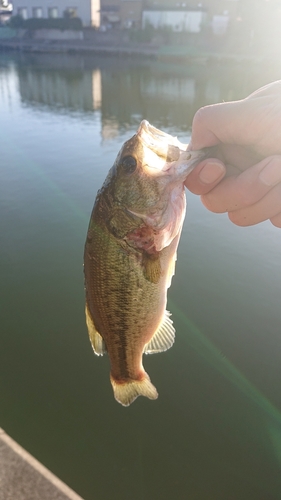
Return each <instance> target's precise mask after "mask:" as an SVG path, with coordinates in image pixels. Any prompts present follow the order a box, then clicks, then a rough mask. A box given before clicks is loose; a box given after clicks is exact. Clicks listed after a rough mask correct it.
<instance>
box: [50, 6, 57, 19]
mask: <svg viewBox="0 0 281 500" xmlns="http://www.w3.org/2000/svg"><path fill="white" fill-rule="evenodd" d="M48 16H49V17H59V13H58V8H57V7H50V8H49V9H48Z"/></svg>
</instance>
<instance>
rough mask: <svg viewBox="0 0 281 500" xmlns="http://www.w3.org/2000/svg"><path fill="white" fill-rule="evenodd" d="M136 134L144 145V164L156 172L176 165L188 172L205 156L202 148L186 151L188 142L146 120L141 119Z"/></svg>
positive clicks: (167, 169)
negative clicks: (181, 140) (185, 142)
mask: <svg viewBox="0 0 281 500" xmlns="http://www.w3.org/2000/svg"><path fill="white" fill-rule="evenodd" d="M137 136H138V137H139V139H140V140H141V142H142V144H143V146H144V151H145V155H144V156H145V158H144V159H145V160H146V161H145V163H146V165H147V166H148V167H149V169H153V170H155V169H156V170H157V171H158V172H159V171H161V172H168V171H169V170H170V169H171V167H172V166H176V168H177V170H178V171H179V170H181V171H185V172H186V173H189V170H190V171H191V170H192V169H193V167H194V165H195V164H196V163H197V162H198V161H201V159H203V158H204V157H205V156H206V152H204V150H200V151H187V148H188V144H184V143H182V142H180V141H179V140H178V138H177V137H174V136H172V135H170V134H167V133H166V132H163V131H162V130H159V129H158V128H156V127H154V126H153V125H151V124H150V123H149V122H148V121H147V120H142V122H141V124H140V126H139V128H138V131H137ZM173 170H174V169H173Z"/></svg>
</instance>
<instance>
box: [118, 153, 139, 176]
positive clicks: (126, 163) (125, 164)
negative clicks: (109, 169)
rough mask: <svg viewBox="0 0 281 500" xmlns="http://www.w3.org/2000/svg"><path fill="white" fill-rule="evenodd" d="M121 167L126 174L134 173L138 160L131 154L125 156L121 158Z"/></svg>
mask: <svg viewBox="0 0 281 500" xmlns="http://www.w3.org/2000/svg"><path fill="white" fill-rule="evenodd" d="M121 167H122V168H123V169H124V170H125V172H126V174H132V173H133V172H134V171H135V170H136V168H137V160H136V159H135V158H134V157H133V156H131V155H128V156H124V158H122V160H121Z"/></svg>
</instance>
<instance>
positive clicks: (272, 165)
mask: <svg viewBox="0 0 281 500" xmlns="http://www.w3.org/2000/svg"><path fill="white" fill-rule="evenodd" d="M259 180H260V181H261V182H262V183H263V184H265V186H274V185H275V184H278V182H281V163H280V161H279V162H277V161H271V162H269V163H268V164H267V165H266V167H265V168H264V169H263V170H262V171H261V173H260V175H259Z"/></svg>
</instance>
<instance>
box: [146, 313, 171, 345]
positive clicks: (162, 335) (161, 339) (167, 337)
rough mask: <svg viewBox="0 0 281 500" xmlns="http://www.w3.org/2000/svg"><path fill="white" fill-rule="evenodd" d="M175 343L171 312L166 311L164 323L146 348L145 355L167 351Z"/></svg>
mask: <svg viewBox="0 0 281 500" xmlns="http://www.w3.org/2000/svg"><path fill="white" fill-rule="evenodd" d="M174 342H175V329H174V327H173V322H172V320H171V319H170V313H169V311H165V313H164V317H163V321H162V323H161V325H160V326H159V328H158V330H157V331H156V332H155V333H154V335H153V337H152V339H151V340H150V341H149V342H148V343H147V344H146V345H145V346H144V353H145V354H154V353H156V352H163V351H167V349H170V347H172V345H173V343H174Z"/></svg>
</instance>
